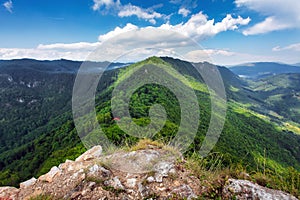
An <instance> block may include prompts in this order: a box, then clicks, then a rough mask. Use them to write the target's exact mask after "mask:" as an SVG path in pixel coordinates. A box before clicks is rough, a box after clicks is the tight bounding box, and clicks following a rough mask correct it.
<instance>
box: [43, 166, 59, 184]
mask: <svg viewBox="0 0 300 200" xmlns="http://www.w3.org/2000/svg"><path fill="white" fill-rule="evenodd" d="M60 174H61V170H60V169H59V168H58V167H56V166H55V167H52V168H51V170H50V171H49V172H48V173H47V174H45V175H42V176H40V177H39V180H40V181H46V182H49V183H51V182H52V181H53V179H54V177H55V176H56V175H60Z"/></svg>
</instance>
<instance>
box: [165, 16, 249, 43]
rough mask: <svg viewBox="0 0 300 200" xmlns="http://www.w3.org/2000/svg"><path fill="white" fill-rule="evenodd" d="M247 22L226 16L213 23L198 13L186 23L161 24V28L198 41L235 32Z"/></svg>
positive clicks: (247, 19)
mask: <svg viewBox="0 0 300 200" xmlns="http://www.w3.org/2000/svg"><path fill="white" fill-rule="evenodd" d="M249 22H250V18H249V17H248V18H246V19H244V18H242V17H240V16H238V17H237V18H233V17H232V16H231V15H229V14H228V15H227V16H226V17H225V18H224V19H223V20H222V21H221V22H217V23H215V20H214V19H211V20H208V16H206V15H204V14H203V13H202V12H200V13H198V14H195V15H192V17H191V18H190V19H189V20H188V21H187V22H186V23H181V24H177V25H170V24H163V25H162V26H161V28H164V29H168V30H174V31H177V32H180V33H182V34H184V35H186V36H189V37H192V38H194V39H196V40H199V39H205V38H207V37H212V36H214V35H216V34H218V33H220V32H224V31H228V30H236V29H238V26H239V25H247V24H248V23H249Z"/></svg>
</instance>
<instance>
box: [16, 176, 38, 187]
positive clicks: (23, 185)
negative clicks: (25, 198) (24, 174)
mask: <svg viewBox="0 0 300 200" xmlns="http://www.w3.org/2000/svg"><path fill="white" fill-rule="evenodd" d="M36 181H37V179H36V178H34V177H32V178H31V179H29V180H27V181H24V182H22V183H20V188H27V187H29V186H32V185H34V184H35V183H36Z"/></svg>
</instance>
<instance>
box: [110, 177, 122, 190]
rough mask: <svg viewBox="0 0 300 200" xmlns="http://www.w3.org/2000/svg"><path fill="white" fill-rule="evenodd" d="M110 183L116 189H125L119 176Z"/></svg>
mask: <svg viewBox="0 0 300 200" xmlns="http://www.w3.org/2000/svg"><path fill="white" fill-rule="evenodd" d="M110 185H111V186H112V187H114V188H115V189H121V190H124V189H125V188H124V186H123V185H122V183H121V181H120V180H119V178H118V177H117V176H116V177H114V178H113V179H112V180H111V182H110Z"/></svg>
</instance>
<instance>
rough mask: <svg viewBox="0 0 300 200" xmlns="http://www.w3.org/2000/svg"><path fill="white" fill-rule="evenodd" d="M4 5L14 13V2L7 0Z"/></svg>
mask: <svg viewBox="0 0 300 200" xmlns="http://www.w3.org/2000/svg"><path fill="white" fill-rule="evenodd" d="M3 6H4V7H5V9H6V10H7V11H8V12H10V13H12V9H13V2H12V1H11V0H9V1H6V2H5V3H4V4H3Z"/></svg>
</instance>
